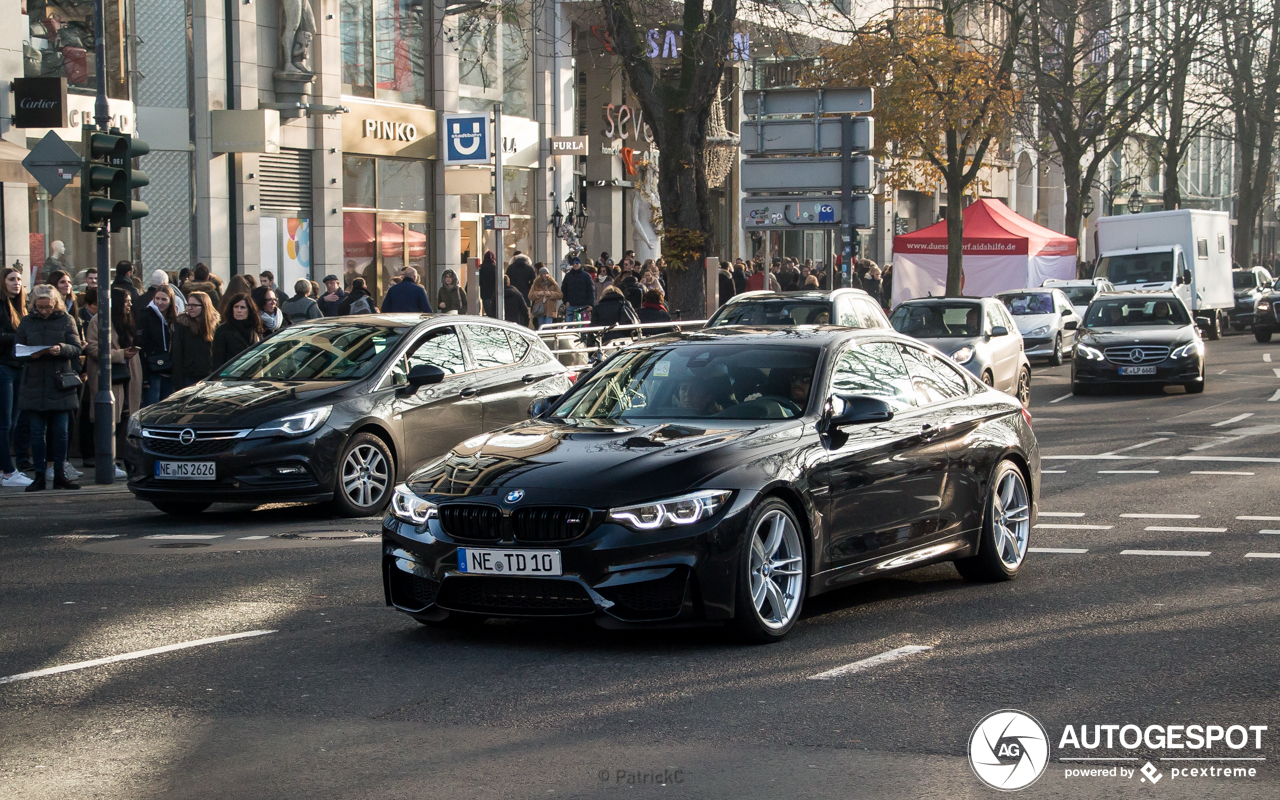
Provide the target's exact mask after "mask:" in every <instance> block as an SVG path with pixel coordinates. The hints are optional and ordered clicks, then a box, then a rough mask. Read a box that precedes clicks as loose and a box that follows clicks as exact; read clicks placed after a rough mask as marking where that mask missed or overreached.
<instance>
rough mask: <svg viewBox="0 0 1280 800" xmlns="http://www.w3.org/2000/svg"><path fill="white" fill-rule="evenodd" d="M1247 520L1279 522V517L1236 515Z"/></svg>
mask: <svg viewBox="0 0 1280 800" xmlns="http://www.w3.org/2000/svg"><path fill="white" fill-rule="evenodd" d="M1236 519H1242V520H1245V521H1247V522H1280V517H1236Z"/></svg>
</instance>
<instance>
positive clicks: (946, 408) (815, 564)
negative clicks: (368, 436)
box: [382, 327, 1040, 641]
mask: <svg viewBox="0 0 1280 800" xmlns="http://www.w3.org/2000/svg"><path fill="white" fill-rule="evenodd" d="M530 414H531V417H532V418H531V419H529V420H528V421H526V422H523V423H521V424H519V425H514V426H511V427H508V428H505V429H503V430H501V431H497V432H494V433H489V434H482V435H478V436H474V437H471V438H469V439H467V440H466V441H464V442H462V443H461V444H459V445H457V446H456V447H454V448H453V450H451V451H450V452H449V453H448V454H447V455H445V456H443V457H441V458H439V459H437V460H435V461H433V462H431V463H430V464H427V465H426V466H424V467H422V468H421V469H419V470H417V471H416V472H414V473H413V475H411V476H410V477H409V479H408V481H407V482H406V483H405V484H403V485H400V486H397V487H396V488H395V495H394V496H393V498H392V504H391V508H390V509H388V513H387V516H386V518H385V519H384V521H383V559H382V568H383V581H384V587H385V592H386V602H387V603H388V604H389V605H392V606H395V607H396V608H398V609H400V610H402V611H404V612H407V613H408V614H410V615H412V616H413V617H414V618H415V619H417V620H418V621H420V622H423V623H438V622H446V621H448V622H454V623H456V622H459V621H461V622H467V621H474V620H477V619H483V618H484V617H486V616H505V617H541V616H594V617H595V618H596V621H597V622H598V623H599V624H601V625H604V626H608V627H614V626H618V627H622V626H630V625H654V624H657V625H681V624H722V623H728V624H730V625H732V626H734V627H736V628H737V629H738V631H739V632H740V633H741V634H742V635H744V636H745V637H746V638H748V639H751V640H755V641H773V640H776V639H779V638H781V637H782V636H783V635H785V634H786V633H787V631H788V630H790V629H791V627H792V626H793V625H794V624H795V622H796V619H797V618H798V617H799V615H800V612H801V608H802V606H803V603H804V600H805V598H806V597H811V596H813V595H816V594H819V593H822V592H826V591H829V590H832V589H836V588H839V587H843V586H847V585H849V584H851V583H854V582H856V581H861V580H866V579H868V578H874V577H878V576H883V575H887V574H889V573H892V572H894V571H897V570H904V569H910V568H914V567H918V566H921V565H923V564H927V563H930V562H935V561H943V560H954V561H955V562H956V564H957V566H958V567H959V569H960V571H961V573H962V574H963V575H964V576H966V577H968V578H971V579H977V580H1007V579H1010V578H1013V577H1015V576H1016V575H1017V574H1018V571H1019V569H1020V568H1021V567H1022V565H1023V563H1024V559H1025V558H1026V554H1027V546H1028V542H1029V537H1030V533H1031V529H1032V526H1033V524H1034V522H1035V513H1036V511H1035V509H1036V502H1037V497H1038V492H1039V484H1040V481H1039V478H1040V457H1039V452H1038V448H1037V445H1036V439H1035V435H1034V434H1033V433H1032V430H1031V424H1030V422H1031V417H1030V415H1029V414H1028V413H1027V412H1026V411H1025V410H1024V409H1023V408H1022V406H1021V405H1020V404H1019V403H1018V401H1017V400H1015V399H1014V398H1012V397H1010V396H1008V395H1006V394H1004V393H1002V392H998V391H994V390H992V389H989V388H987V387H986V386H984V385H982V383H981V382H979V381H977V380H976V379H974V378H973V377H972V376H970V375H969V374H967V373H966V372H965V371H964V370H963V369H961V368H960V367H957V366H956V365H955V364H953V363H951V362H950V360H949V359H947V358H946V357H945V356H943V355H941V354H940V353H938V352H937V351H935V350H933V349H931V348H929V347H927V346H925V345H922V344H920V343H919V342H916V341H914V340H912V339H909V338H908V337H905V336H901V335H899V334H896V333H894V332H893V331H884V330H854V329H849V328H837V327H819V328H803V329H792V330H779V329H776V328H775V329H760V328H735V327H727V328H715V329H710V330H703V331H698V332H692V333H682V334H670V335H666V336H661V337H654V338H652V339H646V340H644V341H643V342H640V343H637V344H634V345H632V346H630V347H627V348H624V349H622V350H620V351H619V352H618V353H617V354H616V355H614V356H613V357H611V358H610V359H608V360H607V361H605V362H604V363H602V364H600V365H598V366H597V367H596V368H594V369H593V370H592V371H591V372H590V373H588V374H587V375H585V376H583V377H582V378H580V379H579V380H578V382H577V384H576V385H575V386H574V387H573V388H572V389H571V390H570V391H569V392H568V393H566V394H564V395H561V396H559V397H548V398H545V399H542V400H539V401H537V402H536V403H534V404H533V406H532V407H531V408H530Z"/></svg>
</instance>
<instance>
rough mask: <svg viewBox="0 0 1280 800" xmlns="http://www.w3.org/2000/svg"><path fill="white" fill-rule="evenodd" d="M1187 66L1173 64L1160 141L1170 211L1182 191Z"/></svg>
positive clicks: (1177, 202)
mask: <svg viewBox="0 0 1280 800" xmlns="http://www.w3.org/2000/svg"><path fill="white" fill-rule="evenodd" d="M1187 69H1188V68H1187V67H1185V66H1183V65H1181V64H1175V65H1174V70H1175V71H1174V76H1173V80H1172V82H1171V84H1170V86H1169V110H1168V114H1169V132H1168V134H1167V135H1166V136H1165V138H1164V142H1163V143H1162V144H1163V145H1164V147H1163V148H1162V149H1161V151H1160V158H1161V161H1162V162H1163V164H1162V166H1163V168H1164V208H1165V211H1172V210H1173V209H1175V208H1178V207H1180V206H1181V205H1182V191H1181V187H1179V186H1178V168H1179V166H1181V164H1182V154H1183V147H1182V126H1183V121H1184V119H1185V117H1186V113H1187V108H1186V101H1187V74H1186V70H1187Z"/></svg>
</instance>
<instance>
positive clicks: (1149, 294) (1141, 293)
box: [1094, 289, 1181, 301]
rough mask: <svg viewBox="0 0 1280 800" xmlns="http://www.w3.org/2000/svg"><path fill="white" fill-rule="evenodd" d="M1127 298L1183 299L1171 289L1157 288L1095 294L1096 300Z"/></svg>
mask: <svg viewBox="0 0 1280 800" xmlns="http://www.w3.org/2000/svg"><path fill="white" fill-rule="evenodd" d="M1127 298H1136V299H1139V300H1144V301H1145V300H1179V301H1181V298H1180V297H1178V296H1177V295H1176V294H1174V293H1173V292H1170V291H1167V290H1161V291H1157V290H1150V291H1148V290H1145V289H1130V290H1128V291H1124V292H1099V293H1098V294H1096V295H1095V296H1094V299H1095V300H1098V299H1105V300H1124V299H1127Z"/></svg>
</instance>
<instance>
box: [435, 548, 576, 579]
mask: <svg viewBox="0 0 1280 800" xmlns="http://www.w3.org/2000/svg"><path fill="white" fill-rule="evenodd" d="M458 571H459V572H467V573H475V574H477V575H548V576H556V575H562V574H564V573H563V572H562V571H561V569H560V551H559V550H488V549H484V548H478V547H459V548H458Z"/></svg>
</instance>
